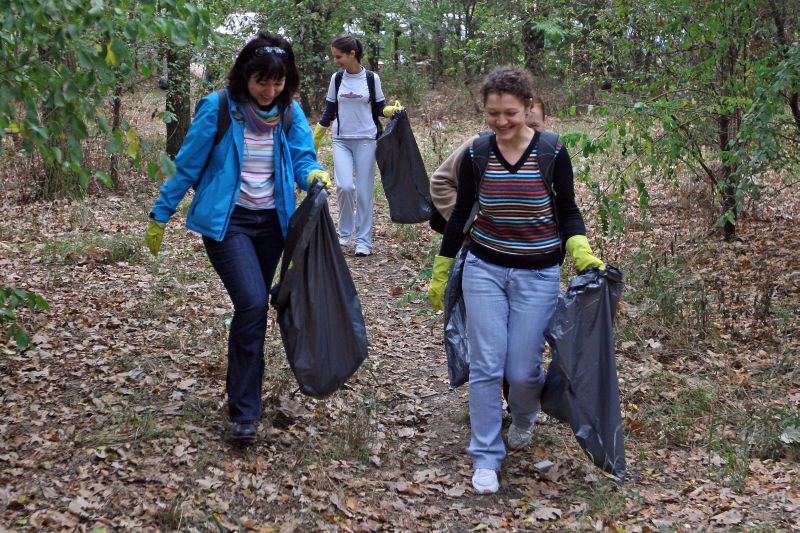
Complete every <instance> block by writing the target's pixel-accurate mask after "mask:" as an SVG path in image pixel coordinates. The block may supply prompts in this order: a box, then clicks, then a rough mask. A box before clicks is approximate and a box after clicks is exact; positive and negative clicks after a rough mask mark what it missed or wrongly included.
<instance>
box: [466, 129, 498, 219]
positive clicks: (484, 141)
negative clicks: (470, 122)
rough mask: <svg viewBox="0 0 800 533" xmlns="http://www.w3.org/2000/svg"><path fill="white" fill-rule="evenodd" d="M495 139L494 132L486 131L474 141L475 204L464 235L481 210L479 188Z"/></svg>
mask: <svg viewBox="0 0 800 533" xmlns="http://www.w3.org/2000/svg"><path fill="white" fill-rule="evenodd" d="M493 137H494V132H492V131H486V132H481V133H479V134H478V138H477V139H475V140H474V141H472V175H473V177H474V178H475V203H474V204H472V211H471V212H470V214H469V218H467V223H466V224H465V225H464V234H465V235H466V234H467V232H469V229H470V228H471V227H472V223H473V222H475V218H476V217H477V216H478V213H479V212H480V210H481V204H480V201H479V200H478V195H479V187H480V184H481V180H482V179H483V174H484V173H485V172H486V167H487V166H488V165H489V147H490V145H491V142H492V138H493Z"/></svg>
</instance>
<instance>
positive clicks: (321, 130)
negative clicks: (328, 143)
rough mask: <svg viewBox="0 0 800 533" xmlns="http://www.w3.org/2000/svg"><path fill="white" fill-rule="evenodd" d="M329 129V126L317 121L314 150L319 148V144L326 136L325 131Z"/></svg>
mask: <svg viewBox="0 0 800 533" xmlns="http://www.w3.org/2000/svg"><path fill="white" fill-rule="evenodd" d="M327 131H328V128H326V127H325V126H323V125H322V124H319V123H317V125H316V126H314V150H319V145H320V143H321V142H322V138H323V137H325V132H327Z"/></svg>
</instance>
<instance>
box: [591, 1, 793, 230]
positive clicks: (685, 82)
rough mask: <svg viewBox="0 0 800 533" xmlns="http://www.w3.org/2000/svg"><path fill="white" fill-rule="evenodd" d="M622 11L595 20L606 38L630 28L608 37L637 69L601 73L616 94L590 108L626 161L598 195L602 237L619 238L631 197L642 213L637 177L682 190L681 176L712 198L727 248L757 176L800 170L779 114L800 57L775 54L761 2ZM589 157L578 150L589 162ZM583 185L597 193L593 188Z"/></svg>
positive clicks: (786, 122)
mask: <svg viewBox="0 0 800 533" xmlns="http://www.w3.org/2000/svg"><path fill="white" fill-rule="evenodd" d="M773 5H774V4H773ZM624 6H625V4H622V5H620V7H619V9H617V10H616V11H605V12H604V15H603V17H605V18H603V17H601V18H602V19H603V20H604V24H605V27H606V28H607V29H609V28H612V27H613V26H615V25H616V27H617V28H618V29H619V28H627V29H626V30H625V32H624V33H622V34H621V33H620V32H619V31H616V32H611V33H609V34H608V35H607V37H608V38H613V44H614V46H613V47H612V49H613V50H614V51H615V55H617V56H618V57H619V58H620V63H621V64H623V65H631V66H633V67H636V68H630V67H628V69H627V70H626V71H625V72H624V73H623V72H622V71H617V70H616V69H615V68H612V69H610V70H608V72H609V73H610V74H615V76H614V77H615V78H616V79H615V80H614V83H613V84H612V86H613V87H615V88H618V89H621V90H622V91H617V92H615V93H613V94H609V95H607V97H608V100H609V102H608V105H607V106H606V107H602V108H598V109H597V110H598V111H602V114H604V115H605V116H606V119H605V120H606V121H605V124H604V126H603V134H604V135H606V136H608V137H609V138H611V139H613V140H614V143H615V144H616V145H618V146H619V147H620V148H619V149H618V150H619V152H620V153H621V154H622V155H623V158H624V159H625V162H624V165H622V166H621V167H619V168H617V169H614V170H612V172H611V173H610V174H609V175H608V181H610V182H612V185H611V187H610V190H611V195H610V196H609V195H605V194H600V196H601V197H602V198H603V199H604V200H608V202H607V203H608V207H607V209H605V211H604V210H603V208H601V220H602V221H603V225H604V229H605V230H607V231H614V230H620V229H621V228H620V227H619V226H618V225H616V224H614V223H613V221H614V220H615V218H616V220H619V217H618V214H617V213H615V212H614V210H613V207H614V204H615V203H616V202H617V201H618V200H619V199H621V198H622V196H621V193H622V192H624V191H625V190H628V189H630V188H631V186H635V187H636V190H637V192H638V196H639V204H640V207H641V208H642V209H647V207H648V205H649V195H648V192H647V188H646V187H645V186H644V183H643V181H642V180H641V178H642V177H645V176H650V177H651V178H652V179H653V180H655V181H661V182H666V183H677V182H678V180H679V179H681V178H684V177H685V176H686V174H687V173H688V174H693V175H694V176H695V177H696V178H698V179H701V180H704V181H706V182H707V183H708V184H709V185H710V186H711V187H712V188H714V190H716V192H717V197H716V201H717V202H718V205H717V206H716V207H717V208H718V212H719V213H720V218H719V224H720V225H721V226H723V227H724V228H725V234H726V237H730V236H731V235H732V234H733V232H734V231H735V224H736V221H737V218H738V215H739V214H740V213H741V212H742V211H743V210H744V209H745V207H746V205H747V202H748V201H749V200H751V199H757V198H758V197H759V195H760V191H761V189H760V185H759V179H758V178H759V176H760V175H761V174H763V173H764V172H767V171H775V172H779V173H781V172H783V173H785V175H789V176H791V175H794V174H796V172H794V171H793V170H791V169H797V168H798V164H800V153H798V150H797V146H798V141H800V127H798V125H797V124H795V123H794V122H793V120H792V117H791V115H790V114H789V113H788V111H789V110H788V108H787V106H786V102H787V99H788V96H790V95H792V94H796V93H797V92H798V91H800V69H798V65H799V64H800V63H798V61H800V51H799V50H798V46H797V45H796V44H792V45H787V46H784V47H781V46H775V45H774V42H775V40H776V35H775V34H776V27H775V25H774V24H773V20H772V18H771V16H770V8H769V5H768V3H766V2H763V1H759V0H750V1H746V2H738V3H736V5H733V4H730V3H726V2H716V1H708V2H701V3H700V4H697V3H695V2H689V1H683V2H674V1H660V0H657V1H654V2H649V3H646V4H645V5H644V6H641V4H637V9H636V14H634V10H633V9H630V6H629V7H628V8H626V7H624ZM641 7H643V9H640V8H641ZM788 22H791V21H788ZM797 30H798V28H797V26H796V21H795V26H794V32H795V35H796V33H797ZM600 35H602V33H601V34H599V35H593V36H592V39H599V38H600ZM748 43H749V44H748ZM598 44H599V43H598ZM595 48H596V49H602V50H605V48H604V47H599V46H595ZM594 148H596V147H594V146H592V145H591V144H590V143H584V146H583V149H584V150H585V154H587V155H590V154H592V153H593V151H595V152H596V150H593V149H594ZM602 150H603V148H602V147H601V151H602ZM586 174H588V173H586ZM636 177H638V179H637V178H636ZM632 178H633V180H632ZM588 181H589V183H590V187H591V188H592V190H593V191H594V192H595V193H597V192H598V191H599V190H600V185H599V184H594V182H593V180H588Z"/></svg>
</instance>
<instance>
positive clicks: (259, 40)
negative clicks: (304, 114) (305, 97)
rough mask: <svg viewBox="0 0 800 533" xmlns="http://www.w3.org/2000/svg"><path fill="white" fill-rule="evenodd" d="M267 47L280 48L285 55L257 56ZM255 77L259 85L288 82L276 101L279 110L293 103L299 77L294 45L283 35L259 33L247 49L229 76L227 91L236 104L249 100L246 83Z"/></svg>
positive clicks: (241, 52)
mask: <svg viewBox="0 0 800 533" xmlns="http://www.w3.org/2000/svg"><path fill="white" fill-rule="evenodd" d="M264 46H267V47H273V48H278V49H280V50H283V51H284V52H285V53H275V52H271V53H266V54H260V55H256V51H257V50H259V49H260V48H261V47H264ZM253 76H255V78H256V81H262V80H280V79H285V80H286V85H285V86H284V87H283V91H281V93H280V94H279V95H278V96H277V97H276V98H275V103H276V104H277V105H278V107H279V108H280V109H284V108H286V107H287V106H289V105H290V104H291V103H292V99H293V98H294V93H295V91H297V88H298V87H299V86H300V73H299V72H297V66H296V65H295V63H294V51H293V50H292V45H291V44H290V43H289V41H287V40H286V39H285V38H284V37H283V36H282V35H273V34H271V33H266V32H260V33H259V34H258V35H257V36H256V37H254V38H253V39H252V40H251V41H250V42H248V43H247V44H246V45H244V48H242V50H241V51H240V52H239V55H238V56H236V61H234V63H233V68H231V71H230V72H229V73H228V90H229V91H230V93H231V97H232V98H233V99H234V100H236V101H237V102H246V101H247V100H248V99H249V98H250V91H248V89H247V81H248V80H249V79H250V78H251V77H253Z"/></svg>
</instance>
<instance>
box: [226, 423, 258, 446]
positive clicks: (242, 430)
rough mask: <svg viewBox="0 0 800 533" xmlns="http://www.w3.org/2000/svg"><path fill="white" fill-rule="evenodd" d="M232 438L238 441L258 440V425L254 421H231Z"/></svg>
mask: <svg viewBox="0 0 800 533" xmlns="http://www.w3.org/2000/svg"><path fill="white" fill-rule="evenodd" d="M231 440H233V441H236V442H252V441H254V440H256V425H255V424H254V423H252V422H231Z"/></svg>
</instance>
